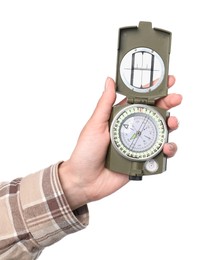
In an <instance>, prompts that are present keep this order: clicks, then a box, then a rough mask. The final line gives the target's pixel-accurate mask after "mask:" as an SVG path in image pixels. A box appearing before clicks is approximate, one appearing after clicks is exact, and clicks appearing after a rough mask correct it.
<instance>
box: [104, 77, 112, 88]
mask: <svg viewBox="0 0 212 260" xmlns="http://www.w3.org/2000/svg"><path fill="white" fill-rule="evenodd" d="M110 81H111V78H110V77H107V79H106V81H105V91H107V89H108V86H109V84H110Z"/></svg>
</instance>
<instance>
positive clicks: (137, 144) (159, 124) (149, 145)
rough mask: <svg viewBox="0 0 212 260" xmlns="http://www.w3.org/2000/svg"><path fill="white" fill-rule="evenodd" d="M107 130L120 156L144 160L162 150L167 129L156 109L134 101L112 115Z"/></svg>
mask: <svg viewBox="0 0 212 260" xmlns="http://www.w3.org/2000/svg"><path fill="white" fill-rule="evenodd" d="M110 133H111V141H112V144H113V146H114V148H115V149H116V150H117V152H118V153H119V154H120V155H122V156H123V157H125V158H126V159H129V160H134V161H146V160H149V159H150V158H153V157H154V156H156V155H157V154H158V153H159V152H160V151H161V150H162V148H163V145H164V143H165V142H166V140H167V133H168V132H167V127H166V123H165V121H164V119H163V117H162V116H161V115H160V114H159V113H158V112H157V111H156V110H155V109H153V108H151V107H149V106H146V105H142V104H134V105H131V106H128V107H126V108H124V109H122V110H121V111H120V112H119V113H118V114H117V115H116V116H115V118H114V120H113V122H112V124H111V130H110Z"/></svg>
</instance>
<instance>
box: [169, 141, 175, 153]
mask: <svg viewBox="0 0 212 260" xmlns="http://www.w3.org/2000/svg"><path fill="white" fill-rule="evenodd" d="M174 150H175V146H174V144H173V143H169V151H171V152H172V151H174Z"/></svg>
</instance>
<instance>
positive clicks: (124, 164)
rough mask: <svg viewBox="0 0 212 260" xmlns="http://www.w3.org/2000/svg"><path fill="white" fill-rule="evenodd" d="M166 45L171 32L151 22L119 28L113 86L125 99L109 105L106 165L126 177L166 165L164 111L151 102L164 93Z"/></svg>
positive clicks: (167, 57) (140, 176) (133, 176)
mask: <svg viewBox="0 0 212 260" xmlns="http://www.w3.org/2000/svg"><path fill="white" fill-rule="evenodd" d="M170 47H171V33H170V32H168V31H165V30H163V29H158V28H152V24H151V23H150V22H140V23H139V27H123V28H120V30H119V40H118V55H117V70H116V91H117V93H120V94H122V95H124V96H126V98H127V104H126V105H117V106H114V107H113V110H112V113H111V119H110V138H111V143H110V146H109V149H108V153H107V157H106V167H107V168H108V169H110V170H112V171H116V172H120V173H124V174H128V175H129V177H130V179H134V180H140V179H141V178H142V176H143V175H151V174H156V173H161V172H163V171H165V170H166V160H167V159H166V156H165V155H164V154H163V145H164V143H165V142H167V140H168V130H167V125H166V121H167V117H168V116H169V112H168V111H166V110H163V109H160V108H158V107H157V106H156V105H155V103H156V101H157V100H158V99H159V98H162V97H165V96H166V95H167V91H168V88H167V81H168V65H169V54H170Z"/></svg>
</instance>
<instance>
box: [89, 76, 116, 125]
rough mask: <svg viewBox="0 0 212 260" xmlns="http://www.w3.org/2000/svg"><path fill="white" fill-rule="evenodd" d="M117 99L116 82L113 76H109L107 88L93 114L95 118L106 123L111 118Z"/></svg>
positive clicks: (106, 83)
mask: <svg viewBox="0 0 212 260" xmlns="http://www.w3.org/2000/svg"><path fill="white" fill-rule="evenodd" d="M115 100H116V91H115V82H114V80H113V79H112V78H109V77H108V78H107V79H106V82H105V90H104V92H103V93H102V96H101V97H100V99H99V101H98V103H97V106H96V108H95V110H94V113H93V115H92V119H93V120H97V121H98V122H101V123H105V122H107V121H108V120H109V119H110V114H111V110H112V107H113V104H114V102H115Z"/></svg>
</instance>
